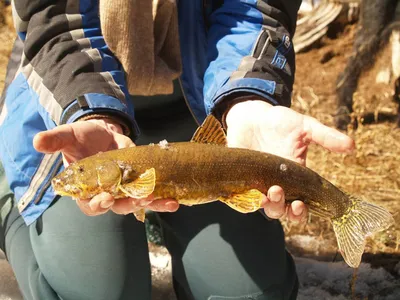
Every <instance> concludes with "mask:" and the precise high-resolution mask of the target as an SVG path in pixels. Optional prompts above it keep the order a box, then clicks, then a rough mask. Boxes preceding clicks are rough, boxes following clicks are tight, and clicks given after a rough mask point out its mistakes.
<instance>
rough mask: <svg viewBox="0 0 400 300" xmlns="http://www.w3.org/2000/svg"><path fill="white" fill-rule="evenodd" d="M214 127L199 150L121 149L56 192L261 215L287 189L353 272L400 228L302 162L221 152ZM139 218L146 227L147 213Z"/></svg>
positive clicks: (67, 173) (71, 176)
mask: <svg viewBox="0 0 400 300" xmlns="http://www.w3.org/2000/svg"><path fill="white" fill-rule="evenodd" d="M208 121H209V123H210V124H206V125H205V128H206V129H204V130H203V131H205V132H200V134H197V133H196V134H195V137H194V140H193V141H192V142H182V143H171V144H166V143H161V144H160V145H148V146H138V147H132V148H126V149H119V150H113V151H108V152H104V153H99V154H96V155H94V156H91V157H88V158H85V159H82V160H80V161H77V162H75V163H73V164H71V165H70V166H69V167H68V168H67V169H66V170H64V171H63V172H62V173H60V174H59V175H58V176H56V177H55V178H54V179H53V180H52V185H53V188H54V190H55V192H56V193H57V194H60V195H68V196H71V197H74V198H84V199H89V198H92V197H93V196H95V195H97V194H99V193H101V192H108V193H110V194H112V195H113V196H114V197H115V198H117V199H118V198H124V197H133V198H144V197H147V196H148V195H150V194H153V195H154V197H155V199H158V198H175V199H176V200H178V202H179V203H180V204H183V205H196V204H204V203H208V202H212V201H222V202H224V203H225V204H227V205H228V206H230V207H231V208H233V209H235V210H237V211H239V212H242V213H249V212H254V211H257V210H258V209H260V208H261V200H262V193H263V194H266V193H267V191H268V189H269V187H271V186H272V185H279V186H281V187H282V188H283V190H284V191H285V198H286V200H287V201H292V200H295V199H298V200H301V201H303V202H304V203H306V204H307V205H308V206H309V208H310V211H311V212H312V213H314V214H317V215H319V216H321V217H324V218H329V219H330V220H331V221H332V224H333V228H334V231H335V234H336V237H337V241H338V245H339V249H340V251H341V253H342V255H343V258H344V259H345V261H346V263H347V264H348V265H349V266H351V267H357V266H358V265H359V264H360V262H361V256H362V254H363V252H364V248H365V239H366V237H367V236H368V235H370V234H373V233H375V232H377V231H380V230H383V229H386V228H387V227H389V226H390V225H391V224H392V223H393V222H394V220H393V217H392V216H391V214H390V213H389V212H387V211H386V210H385V209H384V208H381V207H378V206H376V205H373V204H371V203H367V202H364V201H361V200H360V199H357V198H355V197H353V196H351V195H348V194H346V193H344V192H343V191H341V190H340V189H339V188H337V187H336V186H334V185H333V184H331V183H330V182H329V181H328V180H326V179H324V178H323V177H321V176H320V175H318V174H317V173H316V172H314V171H312V170H311V169H309V168H307V167H304V166H302V165H300V164H298V163H296V162H293V161H291V160H288V159H284V158H282V157H279V156H276V155H272V154H268V153H264V152H259V151H255V150H249V149H239V148H229V147H225V146H224V145H221V144H223V143H224V139H225V137H224V136H222V134H223V133H222V134H221V130H220V127H218V125H217V124H216V123H215V122H214V121H213V120H211V121H210V120H208ZM206 122H207V120H206ZM200 129H201V128H200ZM200 131H201V130H200ZM213 142H215V143H217V144H214V143H213ZM135 216H136V217H137V218H138V219H141V220H142V221H143V220H144V211H141V212H138V213H136V214H135Z"/></svg>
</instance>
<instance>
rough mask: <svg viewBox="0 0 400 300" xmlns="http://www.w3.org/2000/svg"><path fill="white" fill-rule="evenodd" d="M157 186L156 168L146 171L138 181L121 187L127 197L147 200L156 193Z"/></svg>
mask: <svg viewBox="0 0 400 300" xmlns="http://www.w3.org/2000/svg"><path fill="white" fill-rule="evenodd" d="M155 185H156V171H155V170H154V168H151V169H148V170H146V172H144V173H143V174H141V175H140V176H139V178H137V179H136V180H134V181H132V182H130V183H126V184H123V185H120V186H119V189H120V190H121V191H122V192H124V193H125V195H126V196H127V197H132V198H137V199H139V198H146V197H148V196H149V195H150V194H151V193H153V191H154V187H155Z"/></svg>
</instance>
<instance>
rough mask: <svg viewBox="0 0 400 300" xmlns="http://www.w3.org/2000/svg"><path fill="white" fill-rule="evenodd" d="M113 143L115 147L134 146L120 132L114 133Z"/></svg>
mask: <svg viewBox="0 0 400 300" xmlns="http://www.w3.org/2000/svg"><path fill="white" fill-rule="evenodd" d="M114 139H115V143H116V144H117V148H118V149H121V148H128V147H135V143H134V142H133V141H132V140H131V139H130V138H129V137H127V136H125V135H122V134H115V135H114Z"/></svg>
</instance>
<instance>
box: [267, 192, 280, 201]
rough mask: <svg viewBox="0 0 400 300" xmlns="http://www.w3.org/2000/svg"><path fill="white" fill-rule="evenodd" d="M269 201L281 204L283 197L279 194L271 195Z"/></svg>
mask: <svg viewBox="0 0 400 300" xmlns="http://www.w3.org/2000/svg"><path fill="white" fill-rule="evenodd" d="M269 199H270V200H271V201H272V202H279V201H281V200H282V195H280V194H278V193H271V194H270V196H269Z"/></svg>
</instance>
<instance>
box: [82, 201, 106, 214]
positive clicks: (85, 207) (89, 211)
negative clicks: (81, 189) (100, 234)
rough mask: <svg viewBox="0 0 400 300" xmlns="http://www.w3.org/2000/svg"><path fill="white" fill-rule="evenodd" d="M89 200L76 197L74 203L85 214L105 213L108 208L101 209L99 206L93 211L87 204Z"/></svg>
mask: <svg viewBox="0 0 400 300" xmlns="http://www.w3.org/2000/svg"><path fill="white" fill-rule="evenodd" d="M90 201H91V200H89V199H76V204H77V205H78V207H79V208H80V210H81V211H82V212H83V213H84V214H85V215H87V216H90V217H92V216H97V215H102V214H105V213H106V212H107V211H108V209H101V208H98V209H97V210H96V211H93V210H92V209H91V208H90V205H89V203H90Z"/></svg>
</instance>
